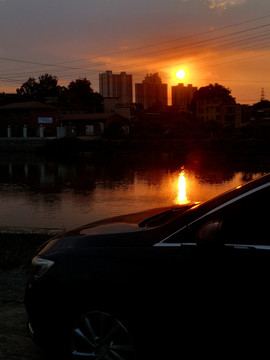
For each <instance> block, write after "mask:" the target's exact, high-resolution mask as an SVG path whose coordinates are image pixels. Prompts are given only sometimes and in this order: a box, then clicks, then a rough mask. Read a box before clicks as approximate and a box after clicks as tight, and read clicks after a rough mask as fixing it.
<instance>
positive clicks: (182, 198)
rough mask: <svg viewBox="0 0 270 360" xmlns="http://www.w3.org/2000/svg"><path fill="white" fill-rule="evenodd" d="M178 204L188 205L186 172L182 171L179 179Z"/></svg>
mask: <svg viewBox="0 0 270 360" xmlns="http://www.w3.org/2000/svg"><path fill="white" fill-rule="evenodd" d="M175 202H176V203H177V204H179V205H181V204H186V203H188V198H187V193H186V178H185V171H184V170H183V169H182V171H181V172H180V174H179V178H178V193H177V198H176V201H175Z"/></svg>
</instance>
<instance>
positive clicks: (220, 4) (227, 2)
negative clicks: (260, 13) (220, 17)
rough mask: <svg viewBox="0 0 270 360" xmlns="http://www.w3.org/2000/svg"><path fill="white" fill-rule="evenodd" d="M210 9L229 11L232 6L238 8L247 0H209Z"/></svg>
mask: <svg viewBox="0 0 270 360" xmlns="http://www.w3.org/2000/svg"><path fill="white" fill-rule="evenodd" d="M207 1H208V4H209V6H210V9H216V8H222V9H224V10H225V9H227V8H229V7H232V6H238V5H242V4H245V3H246V0H207Z"/></svg>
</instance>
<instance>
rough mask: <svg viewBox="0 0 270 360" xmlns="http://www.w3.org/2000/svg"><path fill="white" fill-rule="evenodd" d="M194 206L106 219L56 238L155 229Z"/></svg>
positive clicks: (178, 206)
mask: <svg viewBox="0 0 270 360" xmlns="http://www.w3.org/2000/svg"><path fill="white" fill-rule="evenodd" d="M193 205H194V204H191V203H190V204H185V205H175V206H167V207H160V208H154V209H148V210H144V211H140V212H136V213H131V214H125V215H120V216H114V217H111V218H107V219H102V220H98V221H95V222H91V223H88V224H86V225H83V226H80V227H77V228H75V229H72V230H68V231H65V232H63V233H61V234H60V235H57V237H58V238H59V237H66V236H75V235H99V234H115V233H122V232H125V233H126V232H134V231H141V230H142V229H143V228H146V227H147V228H149V227H156V226H159V225H161V224H162V223H164V221H168V219H169V218H170V217H171V214H172V213H173V212H175V213H177V215H179V214H180V213H182V212H184V211H186V210H187V209H189V208H190V207H191V206H193Z"/></svg>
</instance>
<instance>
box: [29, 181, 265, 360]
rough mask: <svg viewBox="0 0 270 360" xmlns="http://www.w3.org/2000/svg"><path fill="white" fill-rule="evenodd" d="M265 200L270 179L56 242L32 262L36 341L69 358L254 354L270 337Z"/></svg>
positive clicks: (32, 320) (93, 225)
mask: <svg viewBox="0 0 270 360" xmlns="http://www.w3.org/2000/svg"><path fill="white" fill-rule="evenodd" d="M269 199H270V175H265V176H263V177H261V178H259V179H256V180H254V181H251V182H249V183H246V184H245V185H243V186H238V187H237V188H235V189H233V190H231V191H229V192H227V193H224V194H222V195H220V196H218V197H216V198H214V199H212V200H210V201H207V202H204V203H201V204H188V205H184V206H177V207H173V208H170V209H156V210H151V211H145V212H143V213H136V214H131V215H126V216H120V217H116V218H110V219H106V220H103V221H99V222H95V223H91V224H88V225H86V226H82V227H80V228H77V229H75V230H72V231H67V232H66V233H64V234H62V235H60V236H57V237H55V238H53V239H52V240H50V241H48V242H47V243H46V244H44V246H43V247H42V248H41V249H40V250H39V251H38V253H37V254H36V256H35V257H34V259H33V261H32V267H31V277H30V279H29V283H28V285H27V287H26V293H25V304H26V310H27V314H28V328H29V331H30V334H31V335H32V336H33V338H34V339H35V340H36V341H37V342H38V343H40V344H41V345H45V346H51V348H52V349H56V348H57V349H58V351H60V353H61V354H62V355H63V357H65V358H66V357H67V356H71V357H72V358H74V359H116V360H117V359H118V360H129V359H180V358H181V355H183V354H184V353H185V354H186V353H187V352H188V354H189V357H188V358H190V357H193V356H192V355H193V353H194V352H195V351H196V352H197V351H200V353H201V354H202V353H203V354H206V355H207V354H208V355H209V352H215V351H216V350H215V349H220V351H221V349H222V353H221V354H223V355H224V352H225V351H226V352H229V354H231V353H230V351H232V349H233V351H234V353H235V351H236V348H237V349H238V351H241V352H242V351H243V350H244V349H245V350H246V351H247V353H248V354H250V351H251V348H252V349H253V350H254V349H255V350H256V352H257V351H258V350H259V349H261V348H262V345H263V344H265V342H264V339H265V338H266V339H268V336H269V324H268V321H269V309H270V302H269V270H270V234H269V223H270V216H269V209H268V206H269V201H268V200H269ZM265 325H267V327H266V326H265ZM267 342H268V340H267ZM258 344H261V345H258ZM255 345H256V346H255ZM53 351H56V350H53ZM58 354H59V353H58ZM217 355H218V353H217ZM219 355H220V354H219ZM182 358H184V359H186V358H187V357H182ZM217 358H219V356H217Z"/></svg>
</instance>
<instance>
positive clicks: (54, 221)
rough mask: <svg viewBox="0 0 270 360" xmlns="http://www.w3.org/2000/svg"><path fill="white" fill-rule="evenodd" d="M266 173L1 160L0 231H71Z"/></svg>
mask: <svg viewBox="0 0 270 360" xmlns="http://www.w3.org/2000/svg"><path fill="white" fill-rule="evenodd" d="M263 173H264V171H262V170H261V171H259V172H258V171H255V170H254V171H251V170H250V169H249V171H243V170H241V171H240V170H237V169H236V170H235V169H234V170H231V169H228V168H227V169H226V168H225V167H224V166H223V165H220V164H212V163H210V164H209V162H208V165H207V166H204V165H203V164H202V163H201V162H199V163H198V161H197V162H196V161H195V162H194V161H193V162H191V163H190V164H189V163H187V162H186V161H181V160H179V161H177V163H176V164H173V165H172V164H170V166H168V165H167V164H164V163H163V164H159V163H158V162H156V163H154V164H153V163H151V164H147V165H146V164H143V165H142V164H139V165H138V164H136V165H130V164H129V163H128V162H125V163H123V162H117V161H115V162H114V163H107V164H98V163H94V162H91V161H83V162H77V163H64V162H62V163H61V162H60V163H59V162H54V161H48V160H46V159H41V158H38V157H35V156H33V155H24V156H20V157H19V156H18V155H16V156H15V155H13V156H12V155H9V156H2V157H1V158H0V199H1V206H0V226H18V227H38V228H39V227H41V228H61V229H70V228H72V227H75V226H79V225H82V224H85V223H88V222H91V221H95V220H98V219H102V218H105V217H109V216H114V215H120V214H125V213H130V212H136V211H140V210H145V209H149V208H156V207H160V206H168V205H174V204H181V203H185V202H189V201H191V202H197V201H205V200H207V199H209V198H211V197H213V196H215V195H218V194H220V193H222V192H224V191H227V190H228V189H230V188H232V187H235V186H237V185H239V184H242V183H243V182H245V181H248V180H250V179H252V178H255V177H258V176H260V175H261V174H263Z"/></svg>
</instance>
